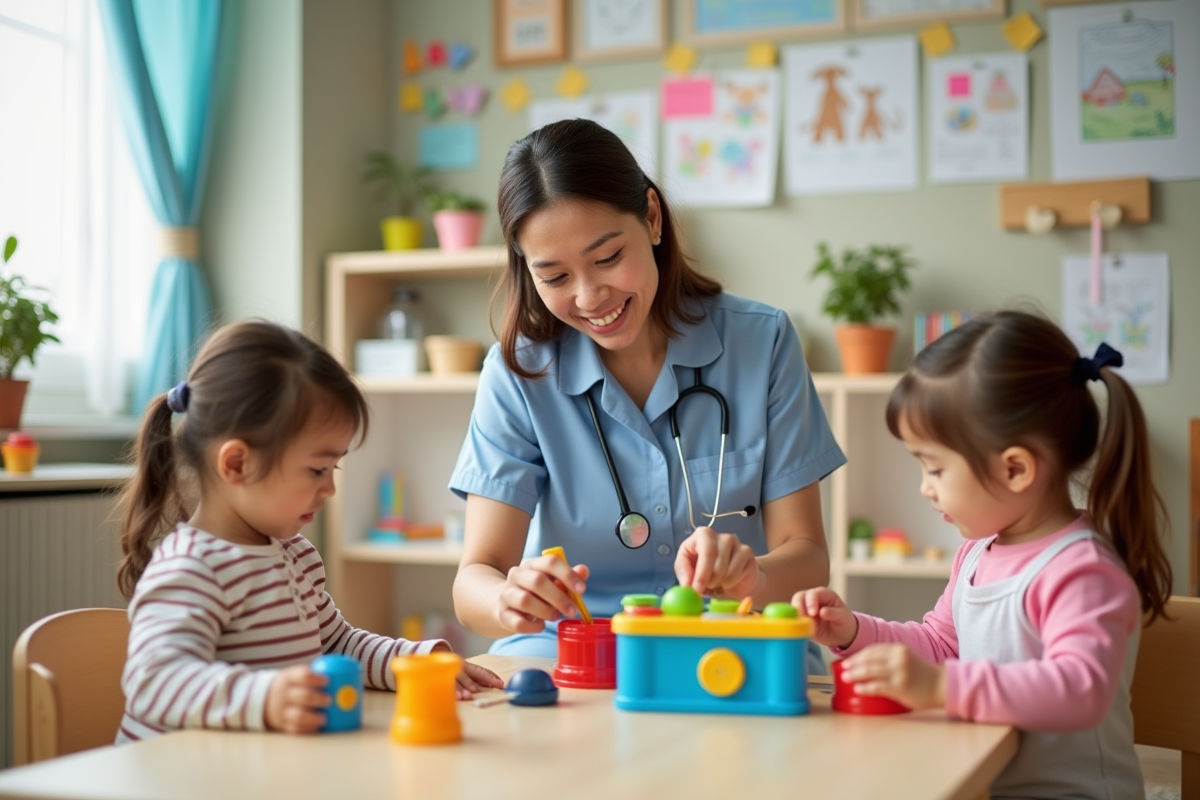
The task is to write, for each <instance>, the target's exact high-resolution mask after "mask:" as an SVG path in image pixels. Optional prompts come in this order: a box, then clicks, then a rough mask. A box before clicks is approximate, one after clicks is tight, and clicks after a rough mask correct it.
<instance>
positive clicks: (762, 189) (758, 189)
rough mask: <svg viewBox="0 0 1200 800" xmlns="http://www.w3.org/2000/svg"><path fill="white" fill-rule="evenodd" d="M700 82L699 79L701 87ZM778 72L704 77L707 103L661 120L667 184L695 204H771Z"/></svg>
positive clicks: (672, 192)
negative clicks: (709, 99)
mask: <svg viewBox="0 0 1200 800" xmlns="http://www.w3.org/2000/svg"><path fill="white" fill-rule="evenodd" d="M704 85H705V84H704V82H697V83H696V86H697V87H703V86H704ZM778 85H779V76H778V73H777V72H775V71H774V70H761V69H756V70H729V71H726V72H720V73H717V75H716V76H715V77H714V79H713V80H712V81H711V82H708V86H709V87H710V88H709V91H710V92H711V93H712V97H711V102H708V98H702V99H703V100H704V102H696V101H697V100H698V98H694V97H693V98H691V102H690V103H689V109H691V110H692V113H689V114H687V115H679V116H671V117H669V118H668V119H667V120H666V122H664V124H663V127H664V132H665V133H664V139H663V141H664V144H665V146H666V152H665V159H666V169H665V172H666V174H665V176H664V182H665V188H666V190H667V192H668V193H669V194H670V195H672V196H674V197H677V198H678V199H679V200H681V201H682V202H684V203H686V204H688V205H690V206H693V207H695V208H701V207H703V208H736V207H748V206H764V205H770V204H771V202H773V201H774V199H775V173H776V164H777V163H778V159H779V134H778V132H777V131H778V117H779V90H778Z"/></svg>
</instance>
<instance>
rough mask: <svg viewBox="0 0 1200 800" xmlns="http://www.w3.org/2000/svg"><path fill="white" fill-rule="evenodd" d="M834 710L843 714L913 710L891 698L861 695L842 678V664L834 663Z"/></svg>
mask: <svg viewBox="0 0 1200 800" xmlns="http://www.w3.org/2000/svg"><path fill="white" fill-rule="evenodd" d="M833 710H834V711H841V712H842V713H843V714H904V713H906V712H908V711H912V709H911V708H909V707H908V706H905V705H901V704H900V703H897V702H896V701H895V700H893V699H891V698H890V697H875V696H871V697H868V696H865V695H860V694H858V693H857V692H855V691H854V684H853V683H850V682H849V681H847V680H845V679H843V678H842V662H841V661H840V660H839V661H835V662H833Z"/></svg>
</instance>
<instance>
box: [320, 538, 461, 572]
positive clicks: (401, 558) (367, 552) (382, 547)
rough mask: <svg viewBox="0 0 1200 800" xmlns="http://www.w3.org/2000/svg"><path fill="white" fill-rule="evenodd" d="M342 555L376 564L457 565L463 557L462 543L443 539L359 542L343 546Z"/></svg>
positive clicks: (349, 558) (352, 559) (346, 558)
mask: <svg viewBox="0 0 1200 800" xmlns="http://www.w3.org/2000/svg"><path fill="white" fill-rule="evenodd" d="M342 556H343V558H345V560H347V561H368V562H372V563H376V564H434V565H445V566H452V567H456V566H458V562H459V560H461V559H462V545H461V544H452V543H450V542H446V541H443V540H441V539H433V540H430V541H419V542H404V543H403V544H371V543H370V542H358V543H355V544H348V545H346V546H345V547H344V548H342Z"/></svg>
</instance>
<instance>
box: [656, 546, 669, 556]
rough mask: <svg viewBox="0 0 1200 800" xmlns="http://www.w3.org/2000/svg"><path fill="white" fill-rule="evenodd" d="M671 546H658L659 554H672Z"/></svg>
mask: <svg viewBox="0 0 1200 800" xmlns="http://www.w3.org/2000/svg"><path fill="white" fill-rule="evenodd" d="M670 553H671V546H670V545H669V544H660V545H659V546H658V554H659V555H660V556H665V555H670Z"/></svg>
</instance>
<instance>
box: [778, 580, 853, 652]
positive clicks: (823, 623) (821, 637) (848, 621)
mask: <svg viewBox="0 0 1200 800" xmlns="http://www.w3.org/2000/svg"><path fill="white" fill-rule="evenodd" d="M792 605H794V606H795V607H796V610H797V611H799V612H800V613H801V614H803V615H804V616H806V617H812V620H813V622H814V623H816V628H817V630H816V633H815V634H814V635H813V641H814V642H816V643H817V644H823V645H825V646H826V647H849V646H850V645H851V644H853V643H854V637H855V636H858V618H857V617H855V616H854V612H852V611H851V610H850V609H849V608H847V607H846V604H845V603H843V602H842V598H840V597H838V596H837V592H835V591H833V590H832V589H827V588H825V587H824V586H822V587H821V588H819V589H807V590H805V591H803V592H796V595H795V596H794V597H793V598H792Z"/></svg>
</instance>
